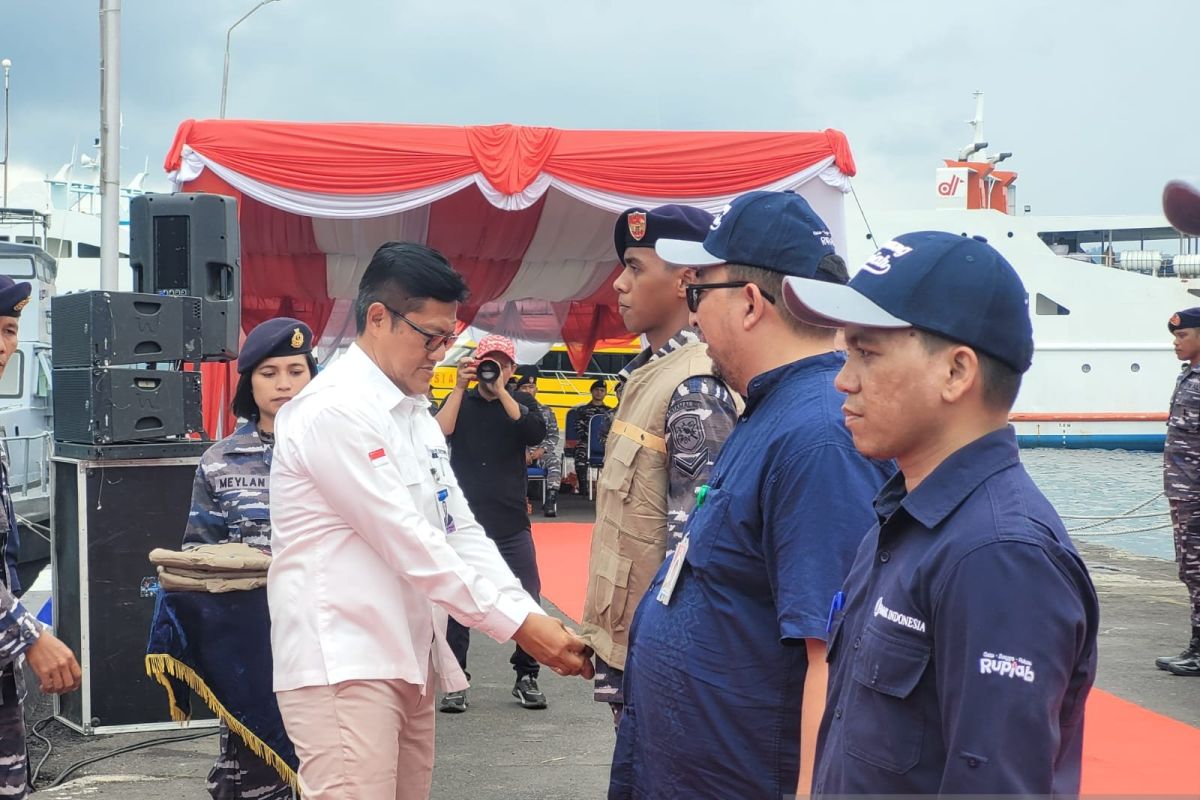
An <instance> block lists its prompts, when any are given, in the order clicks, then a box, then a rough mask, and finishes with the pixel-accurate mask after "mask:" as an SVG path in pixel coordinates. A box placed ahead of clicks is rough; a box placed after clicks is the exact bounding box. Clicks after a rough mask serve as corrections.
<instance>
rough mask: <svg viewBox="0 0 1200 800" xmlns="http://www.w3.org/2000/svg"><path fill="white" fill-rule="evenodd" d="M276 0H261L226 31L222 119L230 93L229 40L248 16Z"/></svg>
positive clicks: (222, 81)
mask: <svg viewBox="0 0 1200 800" xmlns="http://www.w3.org/2000/svg"><path fill="white" fill-rule="evenodd" d="M274 2H275V0H261V2H259V4H258V5H256V6H255V7H254V8H252V9H250V10H249V11H247V12H246V13H245V14H243V15H242V17H241V19H239V20H238V21H237V22H235V23H233V24H232V25H230V26H229V30H227V31H225V71H224V73H223V74H222V75H221V119H225V98H226V96H227V95H228V93H229V41H230V39H232V38H233V29H234V28H236V27H237V26H238V25H241V24H242V23H243V22H245V21H246V18H247V17H249V16H250V15H251V14H253V13H254V12H255V11H258V10H259V9H260V8H262V7H263V6H265V5H266V4H267V3H274Z"/></svg>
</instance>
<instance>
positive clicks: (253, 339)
mask: <svg viewBox="0 0 1200 800" xmlns="http://www.w3.org/2000/svg"><path fill="white" fill-rule="evenodd" d="M312 349H313V332H312V328H310V327H308V326H307V325H305V324H304V323H303V322H301V321H300V320H298V319H292V318H291V317H277V318H275V319H269V320H267V321H266V322H263V323H261V324H260V325H257V326H255V328H254V330H252V331H250V333H249V334H247V335H246V341H245V342H244V343H243V344H242V352H241V353H240V354H239V355H238V372H240V373H246V372H250V371H251V370H253V369H254V368H255V367H257V366H258V365H259V364H261V363H262V362H263V361H264V360H265V359H268V358H276V357H277V356H302V355H305V354H306V353H311V352H312Z"/></svg>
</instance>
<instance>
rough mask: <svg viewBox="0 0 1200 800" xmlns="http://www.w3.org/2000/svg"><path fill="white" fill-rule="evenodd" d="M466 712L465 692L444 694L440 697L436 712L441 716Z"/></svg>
mask: <svg viewBox="0 0 1200 800" xmlns="http://www.w3.org/2000/svg"><path fill="white" fill-rule="evenodd" d="M466 710H467V692H466V690H463V691H461V692H446V693H445V694H444V695H442V703H441V705H439V706H438V711H441V712H442V713H443V714H461V713H463V712H464V711H466Z"/></svg>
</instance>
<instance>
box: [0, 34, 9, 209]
mask: <svg viewBox="0 0 1200 800" xmlns="http://www.w3.org/2000/svg"><path fill="white" fill-rule="evenodd" d="M0 67H3V68H4V199H3V200H0V208H8V71H9V70H10V69H12V61H10V60H8V59H7V58H6V59H4V60H3V61H0Z"/></svg>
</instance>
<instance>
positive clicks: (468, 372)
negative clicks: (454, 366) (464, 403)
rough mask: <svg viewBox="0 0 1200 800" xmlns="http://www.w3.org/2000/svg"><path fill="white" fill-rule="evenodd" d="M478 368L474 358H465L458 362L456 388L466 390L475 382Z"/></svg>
mask: <svg viewBox="0 0 1200 800" xmlns="http://www.w3.org/2000/svg"><path fill="white" fill-rule="evenodd" d="M478 366H479V365H478V364H477V363H476V362H475V359H473V358H464V359H463V360H462V361H460V362H458V377H457V378H456V379H455V381H454V388H455V389H466V388H467V384H469V383H470V382H471V381H473V380H475V370H476V368H477V367H478Z"/></svg>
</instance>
